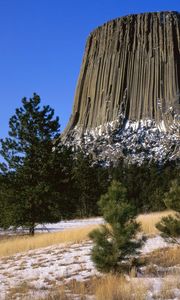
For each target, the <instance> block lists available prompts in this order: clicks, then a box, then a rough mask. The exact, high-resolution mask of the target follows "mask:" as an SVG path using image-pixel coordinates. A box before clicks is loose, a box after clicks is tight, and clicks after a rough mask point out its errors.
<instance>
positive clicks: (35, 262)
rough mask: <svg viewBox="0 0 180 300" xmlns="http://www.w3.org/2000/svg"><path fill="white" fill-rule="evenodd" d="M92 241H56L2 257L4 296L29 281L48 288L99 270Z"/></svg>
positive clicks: (0, 278) (0, 276) (0, 282)
mask: <svg viewBox="0 0 180 300" xmlns="http://www.w3.org/2000/svg"><path fill="white" fill-rule="evenodd" d="M91 247H92V243H91V242H90V241H88V242H84V243H82V244H68V245H63V244H61V245H58V246H57V245H55V246H50V247H46V248H42V249H38V250H31V251H28V252H24V253H20V254H16V255H13V256H11V257H4V258H2V259H0V291H1V292H0V299H1V300H3V299H5V297H8V291H9V290H10V289H11V288H12V287H14V286H19V285H22V283H23V282H24V281H25V282H26V283H28V284H29V286H30V287H31V289H33V290H37V291H38V290H39V291H41V290H42V291H43V290H48V289H51V288H53V287H54V286H59V285H61V284H63V283H65V282H68V281H70V280H72V279H75V280H77V281H80V280H85V279H88V278H90V277H91V276H94V275H97V274H98V272H97V271H96V269H95V268H94V266H93V263H92V261H91V260H90V251H91Z"/></svg>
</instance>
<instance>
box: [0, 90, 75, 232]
mask: <svg viewBox="0 0 180 300" xmlns="http://www.w3.org/2000/svg"><path fill="white" fill-rule="evenodd" d="M59 129H60V125H59V119H58V118H54V110H53V109H52V108H50V107H49V106H43V107H42V108H41V107H40V97H39V96H38V95H36V94H34V95H33V98H30V99H29V100H27V99H26V98H23V99H22V107H20V108H18V109H16V113H15V115H14V116H12V117H11V118H10V121H9V137H8V138H6V139H4V140H2V139H1V151H0V154H1V155H2V157H3V158H4V161H5V162H4V163H2V164H1V171H2V174H3V176H4V178H5V179H6V180H5V181H4V184H3V189H2V192H1V197H0V203H1V204H0V205H1V212H0V217H1V226H3V227H6V228H7V227H9V226H14V227H19V226H23V227H24V226H25V227H28V228H29V232H30V233H31V234H34V229H35V226H36V224H42V223H45V222H54V221H58V220H59V219H60V218H61V216H62V211H60V208H61V206H62V202H64V201H65V200H66V199H65V194H66V193H65V190H67V185H68V180H69V173H70V169H69V165H70V164H71V163H72V162H71V163H70V162H68V160H70V155H69V154H68V150H67V149H65V147H64V146H63V145H62V144H61V143H60V142H55V141H56V139H57V137H59V134H60V132H59ZM53 143H54V145H53ZM64 206H65V205H63V207H64Z"/></svg>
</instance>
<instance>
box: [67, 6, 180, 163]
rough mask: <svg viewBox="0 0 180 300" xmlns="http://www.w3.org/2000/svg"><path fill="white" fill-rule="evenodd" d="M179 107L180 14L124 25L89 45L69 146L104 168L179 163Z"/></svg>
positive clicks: (132, 19)
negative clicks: (117, 163) (120, 163)
mask: <svg viewBox="0 0 180 300" xmlns="http://www.w3.org/2000/svg"><path fill="white" fill-rule="evenodd" d="M179 104H180V14H179V13H178V12H157V13H143V14H137V15H129V16H126V17H122V18H118V19H115V20H112V21H110V22H108V23H106V24H104V25H103V26H101V27H98V28H97V29H96V30H94V31H93V32H92V33H91V34H90V35H89V37H88V40H87V44H86V48H85V54H84V58H83V62H82V66H81V71H80V75H79V79H78V84H77V88H76V93H75V99H74V107H73V112H72V116H71V118H70V120H69V123H68V125H67V127H66V129H65V131H64V133H63V135H62V139H63V141H65V143H67V144H69V145H74V146H75V147H76V146H77V145H78V146H80V147H81V148H82V149H83V150H84V151H86V152H88V153H89V152H91V153H92V154H93V155H94V157H95V159H97V160H100V161H104V162H110V161H111V160H116V159H117V158H119V157H121V156H123V157H125V158H126V159H128V160H132V161H135V162H139V163H141V162H142V161H143V160H144V159H148V160H152V159H155V160H159V161H164V160H167V159H174V158H177V156H178V154H179V148H178V140H179V132H178V130H179V129H178V125H179V120H178V117H179V106H180V105H179Z"/></svg>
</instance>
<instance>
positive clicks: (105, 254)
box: [90, 181, 141, 272]
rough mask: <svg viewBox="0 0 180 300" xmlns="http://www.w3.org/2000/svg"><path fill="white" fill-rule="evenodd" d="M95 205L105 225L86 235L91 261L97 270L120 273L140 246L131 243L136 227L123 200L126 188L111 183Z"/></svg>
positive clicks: (133, 239) (124, 199)
mask: <svg viewBox="0 0 180 300" xmlns="http://www.w3.org/2000/svg"><path fill="white" fill-rule="evenodd" d="M99 206H100V209H101V212H102V214H103V217H104V220H105V221H106V222H107V223H108V225H102V226H101V227H100V229H96V230H94V231H92V232H91V233H90V237H91V238H92V240H93V241H94V247H93V249H92V260H93V262H94V263H95V265H96V267H97V269H98V270H99V271H102V272H122V271H123V270H125V269H126V268H127V266H128V263H129V262H130V258H129V256H130V255H132V254H135V253H137V250H138V248H139V247H140V246H141V242H139V241H137V240H135V238H136V233H137V231H138V230H139V228H140V225H139V224H138V223H137V222H136V221H135V216H136V209H135V208H134V207H133V206H132V205H130V204H129V203H128V201H127V190H126V188H125V187H124V186H123V185H122V184H121V183H119V182H117V181H112V183H111V186H110V187H109V189H108V192H107V193H106V194H105V195H103V196H101V198H100V201H99Z"/></svg>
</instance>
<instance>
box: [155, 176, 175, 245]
mask: <svg viewBox="0 0 180 300" xmlns="http://www.w3.org/2000/svg"><path fill="white" fill-rule="evenodd" d="M164 203H165V205H166V207H167V208H168V209H172V210H174V211H175V212H176V214H175V217H173V216H171V215H169V216H167V217H164V218H162V220H161V221H160V222H159V223H158V224H157V225H156V227H157V229H158V230H160V231H161V232H162V236H163V237H164V238H165V239H168V240H170V241H171V242H176V243H179V242H178V241H177V239H176V238H178V237H180V180H179V178H178V179H176V180H173V181H172V183H171V187H170V190H169V192H168V193H165V195H164Z"/></svg>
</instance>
